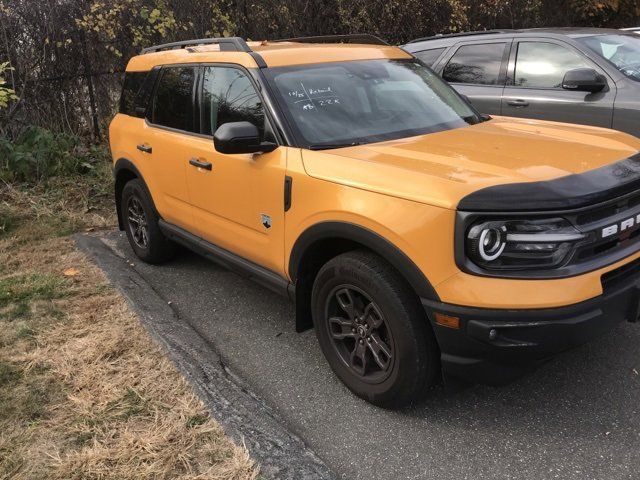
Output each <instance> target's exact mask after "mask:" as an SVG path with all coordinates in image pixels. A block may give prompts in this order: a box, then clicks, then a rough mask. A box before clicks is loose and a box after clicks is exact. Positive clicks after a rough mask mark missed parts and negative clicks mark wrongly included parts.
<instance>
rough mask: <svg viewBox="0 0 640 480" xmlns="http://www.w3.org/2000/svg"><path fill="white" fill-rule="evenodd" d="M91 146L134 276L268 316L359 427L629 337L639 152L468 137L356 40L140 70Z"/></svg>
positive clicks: (384, 53)
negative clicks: (214, 283)
mask: <svg viewBox="0 0 640 480" xmlns="http://www.w3.org/2000/svg"><path fill="white" fill-rule="evenodd" d="M110 142H111V149H112V153H113V159H114V162H115V179H116V182H115V195H116V202H117V209H118V218H119V223H120V227H121V228H122V229H123V230H124V231H125V232H126V234H127V236H128V238H129V241H130V243H131V247H132V248H133V250H134V251H135V253H136V254H137V255H138V256H139V257H140V258H141V259H142V260H144V261H146V262H149V263H159V262H162V261H165V260H167V259H169V258H171V255H172V254H173V253H174V247H175V245H176V244H182V245H185V246H187V247H189V248H191V249H193V250H195V251H197V252H200V253H202V254H203V255H204V256H206V257H209V258H211V259H214V260H216V261H218V262H220V263H221V264H223V265H225V266H227V267H230V268H233V269H236V270H238V271H240V272H244V273H245V274H246V275H247V276H248V277H251V278H253V279H255V280H257V281H258V282H260V283H262V284H263V285H265V286H267V287H269V288H271V289H273V290H275V291H277V292H280V293H282V294H284V295H288V296H289V297H290V298H291V299H293V300H294V301H295V305H296V327H297V330H299V331H302V330H304V329H306V328H308V327H312V326H313V327H314V328H315V330H316V333H317V337H318V340H319V343H320V347H321V349H322V351H323V353H324V355H325V356H326V358H327V361H328V363H329V364H330V366H331V368H332V369H333V370H334V371H335V373H336V374H337V376H338V377H339V378H340V379H341V380H342V381H343V382H344V383H345V384H346V385H347V386H348V387H349V388H350V389H351V390H352V391H353V392H355V393H356V394H357V395H359V396H361V397H363V398H365V399H367V400H368V401H370V402H372V403H374V404H377V405H381V406H385V407H393V406H398V405H402V404H406V403H408V402H412V401H415V400H416V399H418V398H419V397H420V396H421V395H423V394H424V392H425V390H427V387H428V386H429V385H431V384H433V383H434V382H436V381H438V380H439V378H440V375H441V373H442V374H443V376H444V379H445V381H446V380H448V379H449V378H462V379H467V380H472V381H475V382H486V383H490V384H499V383H504V382H508V381H510V380H512V379H514V378H516V377H518V376H519V375H521V374H522V373H523V372H525V371H526V370H527V369H528V368H530V367H532V366H535V365H536V364H538V363H540V362H542V361H544V360H546V359H548V358H550V357H552V356H553V355H554V354H557V353H558V352H560V351H562V350H565V349H567V348H570V347H572V346H575V345H578V344H580V343H582V342H585V341H587V340H589V339H592V338H594V337H597V336H598V335H599V334H601V333H603V332H605V331H607V330H609V329H610V328H611V327H613V326H614V325H615V324H616V323H618V322H621V321H625V320H627V321H636V319H637V317H638V306H639V299H638V289H639V288H640V228H639V227H640V190H639V187H640V153H639V150H640V140H639V139H637V138H635V137H632V136H630V135H628V134H623V133H619V132H615V131H612V130H607V129H604V128H598V127H588V126H575V125H566V124H562V123H552V122H547V121H536V120H525V119H514V118H506V117H494V118H489V117H486V116H482V115H480V114H479V113H478V112H477V111H476V110H475V109H474V108H473V107H472V106H470V104H469V103H467V102H466V101H465V100H464V99H463V98H462V97H460V95H459V94H457V93H456V92H455V91H454V90H453V89H452V88H451V87H449V86H448V85H447V84H446V83H444V82H443V81H442V80H441V79H440V78H439V77H438V76H437V75H436V74H434V73H433V72H432V71H431V70H430V69H429V68H427V67H425V66H424V65H423V64H422V63H421V62H420V61H419V60H417V59H416V58H415V57H413V56H412V55H410V54H409V53H407V52H405V51H403V50H401V49H399V48H395V47H391V46H388V45H386V44H384V42H382V41H380V40H379V39H376V38H375V37H370V36H346V37H331V38H306V39H291V40H288V41H265V42H250V43H247V42H245V41H244V40H242V39H241V38H224V39H206V40H194V41H192V42H179V43H173V44H167V45H161V46H157V47H152V48H149V49H146V50H145V51H143V52H142V54H141V55H139V56H136V57H134V58H132V59H131V61H130V62H129V65H128V67H127V73H126V77H125V83H124V89H123V95H122V101H121V106H120V113H118V114H117V115H116V117H115V118H114V120H113V122H112V123H111V127H110ZM302 368H303V367H302Z"/></svg>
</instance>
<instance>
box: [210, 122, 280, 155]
mask: <svg viewBox="0 0 640 480" xmlns="http://www.w3.org/2000/svg"><path fill="white" fill-rule="evenodd" d="M213 144H214V146H215V147H216V150H217V151H218V152H220V153H228V154H234V153H267V152H272V151H273V150H275V149H276V148H277V147H278V145H276V144H275V143H271V142H261V141H260V132H259V130H258V127H256V126H255V125H254V124H253V123H250V122H228V123H224V124H222V125H220V127H218V129H217V130H216V132H215V133H214V134H213Z"/></svg>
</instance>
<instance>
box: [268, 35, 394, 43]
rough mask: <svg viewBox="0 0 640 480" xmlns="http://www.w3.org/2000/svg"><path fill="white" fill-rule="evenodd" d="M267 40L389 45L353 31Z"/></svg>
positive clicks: (275, 41)
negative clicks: (346, 33) (345, 33)
mask: <svg viewBox="0 0 640 480" xmlns="http://www.w3.org/2000/svg"><path fill="white" fill-rule="evenodd" d="M269 42H273V43H278V42H296V43H364V44H368V45H389V44H388V43H387V42H385V41H384V40H382V39H381V38H380V37H376V36H375V35H370V34H368V33H354V34H348V35H317V36H315V37H295V38H283V39H280V40H269Z"/></svg>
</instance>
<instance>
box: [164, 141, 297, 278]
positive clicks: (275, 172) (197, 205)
mask: <svg viewBox="0 0 640 480" xmlns="http://www.w3.org/2000/svg"><path fill="white" fill-rule="evenodd" d="M288 150H289V149H288V148H287V147H280V148H277V149H276V150H274V151H273V152H271V153H267V154H262V155H245V154H240V155H226V154H222V153H218V152H217V151H216V150H215V148H214V146H213V141H212V139H211V138H199V137H192V138H191V142H190V144H189V148H188V149H186V150H182V151H179V150H176V151H175V154H176V155H179V156H180V161H181V162H182V164H183V165H184V166H185V167H184V168H186V169H187V183H188V185H189V198H190V202H191V204H192V205H193V217H194V222H195V223H194V228H193V230H192V231H193V233H194V234H196V235H198V236H200V237H202V238H204V239H205V240H207V241H209V242H211V243H213V244H215V245H218V246H220V247H222V248H224V249H226V250H229V251H231V252H233V253H235V254H237V255H240V256H242V257H244V258H246V259H247V260H250V261H252V262H255V263H257V264H259V265H262V266H263V267H265V268H267V269H269V270H272V271H274V272H276V273H279V274H281V275H282V276H285V273H284V272H285V270H284V258H283V250H282V246H283V241H284V228H285V227H284V180H285V173H286V168H287V151H288ZM190 159H196V160H198V161H200V162H205V163H211V165H212V166H211V170H206V169H203V168H199V167H196V166H193V165H191V164H190V163H189V160H190Z"/></svg>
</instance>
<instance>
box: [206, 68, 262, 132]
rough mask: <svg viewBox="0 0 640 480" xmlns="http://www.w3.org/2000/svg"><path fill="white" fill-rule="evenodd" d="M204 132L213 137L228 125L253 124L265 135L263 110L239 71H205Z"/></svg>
mask: <svg viewBox="0 0 640 480" xmlns="http://www.w3.org/2000/svg"><path fill="white" fill-rule="evenodd" d="M202 110H203V117H204V122H203V132H202V133H204V134H206V135H212V134H213V133H215V131H216V130H217V129H218V127H219V126H220V125H223V124H225V123H227V122H242V121H246V122H250V123H253V124H254V125H255V126H256V127H258V130H260V134H261V135H262V134H263V133H264V109H263V106H262V101H261V99H260V96H259V95H258V93H257V92H256V89H255V88H254V86H253V83H252V82H251V80H250V79H249V77H247V75H246V74H245V73H244V72H243V71H242V70H240V69H238V68H232V67H206V68H205V71H204V86H203V108H202Z"/></svg>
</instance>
